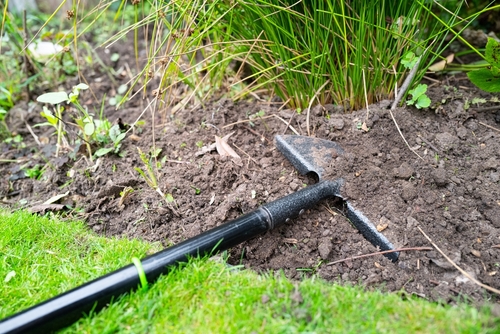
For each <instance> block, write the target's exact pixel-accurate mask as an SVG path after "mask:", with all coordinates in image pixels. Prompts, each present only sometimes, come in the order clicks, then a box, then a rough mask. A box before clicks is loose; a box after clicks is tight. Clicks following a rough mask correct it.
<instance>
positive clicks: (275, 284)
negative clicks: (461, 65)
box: [0, 211, 500, 333]
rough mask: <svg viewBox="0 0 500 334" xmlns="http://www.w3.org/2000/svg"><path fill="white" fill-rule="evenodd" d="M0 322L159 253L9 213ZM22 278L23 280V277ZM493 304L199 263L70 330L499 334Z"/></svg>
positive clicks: (4, 224) (0, 246)
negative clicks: (435, 299)
mask: <svg viewBox="0 0 500 334" xmlns="http://www.w3.org/2000/svg"><path fill="white" fill-rule="evenodd" d="M0 231H1V233H0V263H1V265H0V282H2V283H1V284H0V318H4V317H6V316H8V315H10V314H12V313H15V312H18V311H20V310H22V309H24V308H27V307H29V306H32V305H34V304H36V303H38V302H41V301H43V300H45V299H47V298H49V297H52V296H54V295H56V294H58V293H61V292H63V291H66V290H68V289H71V288H73V287H75V286H77V285H80V284H82V283H85V282H86V281H88V280H91V279H93V278H97V277H99V276H101V275H103V274H105V273H108V272H110V271H113V270H115V269H117V268H119V267H121V266H124V265H126V264H129V263H130V262H131V259H132V257H134V256H136V257H139V258H141V257H144V256H145V255H146V254H148V253H150V252H154V251H157V250H159V246H158V245H156V244H148V243H145V242H140V241H137V240H125V239H121V240H117V239H106V238H102V237H97V236H96V235H94V234H93V233H91V232H89V231H88V230H87V229H86V228H85V226H84V225H83V224H82V223H73V222H64V221H61V220H59V219H48V218H40V217H37V216H33V215H30V214H28V213H25V212H17V213H14V214H8V213H7V212H5V211H0ZM13 273H15V275H14V274H13ZM498 325H499V321H498V320H495V319H494V318H493V317H492V316H491V315H490V313H489V310H488V308H486V307H485V308H483V309H480V310H478V309H476V308H473V307H471V306H467V305H461V306H459V307H448V306H440V305H437V304H433V303H428V302H426V301H423V300H417V299H412V300H406V301H403V300H402V299H401V298H400V297H399V296H398V295H396V294H383V293H380V292H365V291H363V289H362V288H359V287H345V286H339V285H331V284H328V283H325V282H322V281H321V280H319V279H306V280H303V281H301V282H300V283H296V282H291V281H289V280H287V279H286V278H284V277H283V276H282V275H281V274H279V273H275V274H268V275H257V274H256V273H254V272H252V271H248V270H242V271H240V270H237V269H235V268H231V267H228V266H225V265H224V264H223V263H220V262H217V261H212V260H194V261H192V262H191V263H189V264H187V265H186V266H185V267H184V268H182V269H179V270H174V271H172V272H171V273H170V274H168V275H166V276H164V277H162V278H160V279H159V280H158V281H157V282H156V284H154V285H150V288H149V290H148V291H137V292H134V293H131V294H129V295H126V296H124V297H123V298H121V299H120V300H119V301H118V302H116V303H114V304H112V305H111V306H109V307H108V308H107V309H105V310H103V311H102V312H100V313H99V314H97V315H96V316H93V317H87V318H83V319H81V320H80V321H79V322H78V323H76V324H74V325H73V326H71V327H69V328H67V329H65V330H63V331H62V332H64V333H73V332H74V333H252V332H253V333H299V332H300V333H498V332H499V331H500V328H499V326H498Z"/></svg>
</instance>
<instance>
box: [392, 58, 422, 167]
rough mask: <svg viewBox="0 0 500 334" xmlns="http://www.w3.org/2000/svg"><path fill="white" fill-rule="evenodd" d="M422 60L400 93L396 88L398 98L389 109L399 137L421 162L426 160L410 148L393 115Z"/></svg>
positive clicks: (407, 78) (416, 65)
mask: <svg viewBox="0 0 500 334" xmlns="http://www.w3.org/2000/svg"><path fill="white" fill-rule="evenodd" d="M420 59H422V58H419V59H418V60H417V63H416V64H415V66H413V68H412V69H411V71H410V73H409V74H408V76H407V77H406V80H405V81H404V82H403V85H402V86H401V88H400V89H399V92H398V91H397V87H396V96H395V98H394V102H393V103H392V106H391V109H389V113H390V114H391V117H392V121H393V122H394V124H395V125H396V129H397V130H398V132H399V135H400V136H401V138H403V141H404V142H405V144H406V146H407V147H408V148H409V149H410V151H412V152H413V153H415V155H416V156H417V157H419V158H420V159H421V160H424V158H422V157H421V156H420V155H419V154H418V153H417V152H416V151H415V150H414V149H413V148H411V147H410V144H408V141H407V140H406V138H405V136H404V135H403V133H402V132H401V129H400V128H399V125H398V122H396V118H395V117H394V114H393V113H392V111H393V110H395V109H396V107H397V105H398V103H399V101H401V98H402V97H403V95H404V94H405V92H406V90H407V89H408V87H409V86H410V83H411V82H412V81H413V78H414V77H415V75H416V74H417V69H418V66H419V65H420Z"/></svg>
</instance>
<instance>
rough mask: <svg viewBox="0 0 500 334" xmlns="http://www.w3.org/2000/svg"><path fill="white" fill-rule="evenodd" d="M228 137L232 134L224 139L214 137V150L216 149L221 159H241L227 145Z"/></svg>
mask: <svg viewBox="0 0 500 334" xmlns="http://www.w3.org/2000/svg"><path fill="white" fill-rule="evenodd" d="M230 135H232V133H231V134H229V135H227V136H226V137H224V138H221V137H219V136H215V148H216V149H217V153H219V154H220V156H221V157H233V158H235V159H238V160H239V159H241V157H240V156H239V155H238V154H237V153H236V152H235V151H234V150H233V148H232V147H231V146H229V144H228V143H227V138H229V136H230Z"/></svg>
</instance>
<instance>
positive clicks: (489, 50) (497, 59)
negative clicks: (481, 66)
mask: <svg viewBox="0 0 500 334" xmlns="http://www.w3.org/2000/svg"><path fill="white" fill-rule="evenodd" d="M484 57H485V58H486V61H487V62H488V63H490V65H491V66H495V67H500V43H499V42H497V41H496V40H495V39H494V38H491V37H488V43H487V44H486V52H485V53H484Z"/></svg>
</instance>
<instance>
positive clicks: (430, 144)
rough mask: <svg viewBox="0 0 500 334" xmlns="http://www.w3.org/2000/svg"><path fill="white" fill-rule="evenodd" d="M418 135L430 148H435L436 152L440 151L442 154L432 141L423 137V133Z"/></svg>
mask: <svg viewBox="0 0 500 334" xmlns="http://www.w3.org/2000/svg"><path fill="white" fill-rule="evenodd" d="M418 137H419V138H420V139H422V141H423V142H424V143H426V144H427V145H429V147H430V148H432V149H433V150H434V152H436V153H438V154H441V152H440V151H439V150H438V149H437V148H436V147H435V146H434V145H432V143H431V142H430V141H428V140H427V139H425V138H424V137H422V136H421V135H418Z"/></svg>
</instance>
